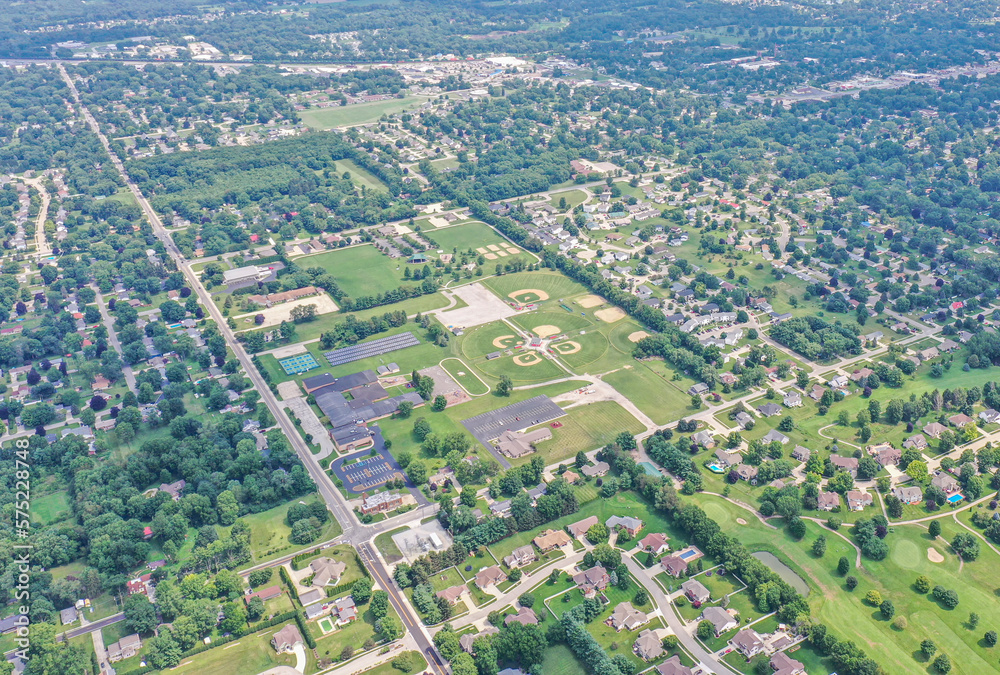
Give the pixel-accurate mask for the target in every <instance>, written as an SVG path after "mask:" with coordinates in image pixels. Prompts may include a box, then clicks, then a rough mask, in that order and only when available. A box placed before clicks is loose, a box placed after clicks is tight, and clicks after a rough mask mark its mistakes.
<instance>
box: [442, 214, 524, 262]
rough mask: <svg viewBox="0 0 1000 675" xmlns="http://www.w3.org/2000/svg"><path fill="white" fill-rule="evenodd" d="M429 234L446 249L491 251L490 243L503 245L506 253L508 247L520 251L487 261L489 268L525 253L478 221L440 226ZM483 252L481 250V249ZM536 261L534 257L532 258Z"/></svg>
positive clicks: (449, 250) (502, 247)
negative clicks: (495, 263) (483, 249)
mask: <svg viewBox="0 0 1000 675" xmlns="http://www.w3.org/2000/svg"><path fill="white" fill-rule="evenodd" d="M427 236H428V237H430V238H431V239H433V240H434V241H435V242H437V244H438V248H440V249H443V250H444V251H448V252H451V251H460V252H461V251H468V250H470V249H471V250H473V251H475V250H476V249H480V248H485V249H486V250H487V251H491V250H492V249H490V248H489V245H490V244H493V245H495V246H499V247H501V249H503V250H504V253H506V252H507V251H506V249H508V248H515V249H517V250H518V251H519V253H518V255H510V254H508V255H507V256H505V257H498V258H496V260H495V261H493V260H489V261H487V263H486V265H487V269H489V266H490V265H492V264H493V263H494V262H504V263H506V262H510V261H511V260H513V259H515V258H517V257H518V256H519V255H524V252H523V251H522V249H521V248H520V247H519V246H517V245H515V244H512V243H510V242H509V241H507V240H506V239H504V238H503V237H501V236H500V235H499V234H497V233H496V231H495V230H494V229H493V228H492V227H490V226H489V225H487V224H486V223H482V222H479V221H478V220H477V221H472V222H469V223H465V224H464V225H453V226H451V227H440V228H436V229H428V230H427ZM480 253H481V251H480ZM494 255H495V254H494ZM531 261H532V262H534V258H531Z"/></svg>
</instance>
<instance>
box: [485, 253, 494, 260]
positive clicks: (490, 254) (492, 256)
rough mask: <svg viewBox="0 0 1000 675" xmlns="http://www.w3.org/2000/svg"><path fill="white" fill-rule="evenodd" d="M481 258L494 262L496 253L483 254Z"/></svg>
mask: <svg viewBox="0 0 1000 675" xmlns="http://www.w3.org/2000/svg"><path fill="white" fill-rule="evenodd" d="M483 257H484V258H486V259H487V260H496V259H497V254H496V253H484V254H483Z"/></svg>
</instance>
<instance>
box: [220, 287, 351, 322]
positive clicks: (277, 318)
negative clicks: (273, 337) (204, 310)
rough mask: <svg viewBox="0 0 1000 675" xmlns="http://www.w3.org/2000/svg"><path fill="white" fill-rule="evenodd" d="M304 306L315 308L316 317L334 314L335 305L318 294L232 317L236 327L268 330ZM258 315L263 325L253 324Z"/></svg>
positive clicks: (288, 318) (327, 298) (323, 295)
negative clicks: (262, 320)
mask: <svg viewBox="0 0 1000 675" xmlns="http://www.w3.org/2000/svg"><path fill="white" fill-rule="evenodd" d="M306 305H315V306H316V315H317V316H319V315H321V314H329V313H330V312H336V311H337V309H339V308H338V307H337V303H335V302H334V301H333V298H331V297H330V296H329V295H327V294H326V293H320V294H319V295H313V296H310V297H308V298H299V299H298V300H292V301H291V302H285V303H282V304H280V305H275V306H274V307H268V308H266V309H262V310H260V311H257V312H252V313H250V314H243V315H242V316H237V317H233V318H234V319H235V320H236V322H237V325H239V324H243V325H245V326H249V327H251V328H269V327H271V326H277V325H279V324H280V323H281V322H282V321H291V320H292V310H293V309H295V308H296V307H305V306H306ZM258 314H263V315H264V323H262V324H259V325H258V324H255V323H254V317H255V316H257V315H258Z"/></svg>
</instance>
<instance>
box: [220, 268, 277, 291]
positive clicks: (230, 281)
mask: <svg viewBox="0 0 1000 675" xmlns="http://www.w3.org/2000/svg"><path fill="white" fill-rule="evenodd" d="M284 267H285V266H284V264H283V263H271V264H269V265H265V266H260V267H258V266H257V265H247V266H246V267H237V268H236V269H234V270H225V271H224V272H223V273H222V282H223V283H224V284H226V288H227V289H228V290H230V291H234V290H236V289H238V288H246V287H247V286H250V285H252V284H256V283H258V282H261V281H272V280H274V279H277V277H278V271H279V270H282V269H284Z"/></svg>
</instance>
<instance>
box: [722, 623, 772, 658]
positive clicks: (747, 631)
mask: <svg viewBox="0 0 1000 675" xmlns="http://www.w3.org/2000/svg"><path fill="white" fill-rule="evenodd" d="M729 644H731V645H732V646H733V647H735V648H736V651H738V652H739V653H740V654H742V655H743V656H745V657H746V658H747V659H752V658H753V657H755V656H757V655H758V654H760V653H761V652H763V651H764V641H763V640H762V639H761V637H760V635H758V634H757V631H755V630H754V629H753V628H744V629H743V630H741V631H740V632H738V633H737V634H736V635H734V636H733V637H732V639H731V640H729Z"/></svg>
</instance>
